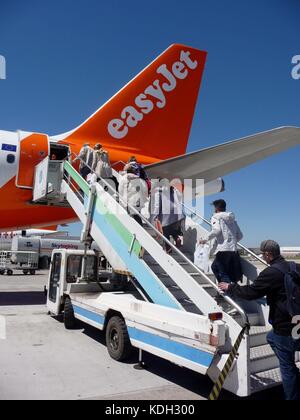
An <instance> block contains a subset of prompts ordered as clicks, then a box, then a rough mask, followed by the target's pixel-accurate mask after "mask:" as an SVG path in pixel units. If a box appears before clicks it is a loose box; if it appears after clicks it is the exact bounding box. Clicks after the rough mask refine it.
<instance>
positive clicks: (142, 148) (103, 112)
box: [60, 44, 207, 163]
mask: <svg viewBox="0 0 300 420" xmlns="http://www.w3.org/2000/svg"><path fill="white" fill-rule="evenodd" d="M206 55H207V54H206V52H204V51H199V50H196V49H193V48H190V47H187V46H184V45H178V44H177V45H172V46H171V47H169V48H168V49H167V50H166V51H165V52H164V53H163V54H162V55H160V56H159V57H158V58H157V59H156V60H155V61H154V62H153V63H151V64H150V65H149V66H148V67H146V69H144V70H143V71H142V72H141V73H140V74H139V75H138V76H136V77H135V78H134V79H133V80H132V81H131V82H129V83H128V84H127V85H126V86H125V87H124V88H123V89H121V90H120V91H119V92H118V93H117V94H116V95H115V96H113V97H112V98H111V99H110V100H109V101H108V102H107V103H106V104H104V105H103V106H102V107H101V108H100V109H99V110H98V111H97V112H96V113H95V114H94V115H92V116H91V117H90V118H89V119H88V120H87V121H85V122H84V123H83V124H82V125H81V126H80V127H78V128H76V129H75V130H74V131H72V132H71V133H68V134H66V137H65V138H64V141H65V142H66V141H67V142H70V143H73V144H77V145H79V144H82V142H90V143H91V144H94V143H96V142H99V143H101V144H103V145H104V146H105V147H106V148H107V149H108V150H109V151H110V153H111V155H113V156H111V158H112V159H111V160H115V159H117V160H120V159H122V160H127V158H128V156H131V155H136V156H138V157H139V159H140V161H142V162H143V163H151V162H153V161H156V160H163V159H167V158H170V157H174V156H178V155H182V154H184V153H185V152H186V147H187V143H188V138H189V134H190V129H191V125H192V120H193V115H194V110H195V106H196V102H197V97H198V92H199V88H200V84H201V79H202V74H203V70H204V66H205V61H206ZM60 139H62V137H61V138H60Z"/></svg>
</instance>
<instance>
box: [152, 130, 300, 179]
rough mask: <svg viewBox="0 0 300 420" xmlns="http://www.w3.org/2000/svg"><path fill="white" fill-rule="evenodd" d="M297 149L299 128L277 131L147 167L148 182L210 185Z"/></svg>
mask: <svg viewBox="0 0 300 420" xmlns="http://www.w3.org/2000/svg"><path fill="white" fill-rule="evenodd" d="M298 145H300V128H299V127H280V128H276V129H273V130H270V131H266V132H263V133H259V134H255V135H252V136H249V137H245V138H242V139H239V140H235V141H231V142H229V143H224V144H221V145H218V146H214V147H210V148H208V149H203V150H200V151H197V152H193V153H190V154H187V155H183V156H179V157H177V158H172V159H168V160H165V161H162V162H159V163H155V164H152V165H148V166H147V173H148V174H149V176H150V177H151V178H166V179H174V178H180V179H182V180H183V179H204V180H205V182H210V181H213V180H215V179H217V178H219V177H223V176H225V175H228V174H229V173H231V172H234V171H237V170H239V169H241V168H244V167H246V166H248V165H251V164H253V163H255V162H258V161H260V160H262V159H265V158H267V157H270V156H272V155H274V154H277V153H280V152H282V151H285V150H288V149H290V148H292V147H295V146H298Z"/></svg>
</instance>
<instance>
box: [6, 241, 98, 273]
mask: <svg viewBox="0 0 300 420" xmlns="http://www.w3.org/2000/svg"><path fill="white" fill-rule="evenodd" d="M60 248H64V249H74V250H79V249H84V245H83V244H82V243H81V242H80V240H79V238H78V239H60V238H26V237H23V236H15V237H14V238H13V240H12V244H11V250H12V252H20V251H22V252H24V251H26V252H36V253H38V256H39V258H38V260H39V267H40V268H41V269H48V268H49V264H50V259H51V255H52V251H53V250H54V249H60ZM94 248H95V249H97V246H96V245H95V244H93V249H94Z"/></svg>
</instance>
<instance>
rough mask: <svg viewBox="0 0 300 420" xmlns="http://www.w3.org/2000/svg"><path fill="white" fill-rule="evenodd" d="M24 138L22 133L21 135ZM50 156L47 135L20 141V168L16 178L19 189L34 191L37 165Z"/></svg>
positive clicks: (37, 135) (38, 135)
mask: <svg viewBox="0 0 300 420" xmlns="http://www.w3.org/2000/svg"><path fill="white" fill-rule="evenodd" d="M20 135H21V136H22V133H20ZM48 154H49V139H48V136H47V135H45V134H31V135H29V136H28V137H25V138H24V139H23V140H22V139H20V157H19V168H18V174H17V177H16V186H17V187H18V188H25V189H30V190H31V189H33V181H34V171H35V167H36V165H38V164H39V163H40V162H41V161H42V160H44V159H45V158H46V157H47V156H48Z"/></svg>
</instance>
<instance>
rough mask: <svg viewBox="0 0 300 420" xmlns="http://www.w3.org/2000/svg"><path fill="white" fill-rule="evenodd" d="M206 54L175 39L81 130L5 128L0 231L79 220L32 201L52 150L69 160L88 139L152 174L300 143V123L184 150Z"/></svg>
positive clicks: (218, 169) (208, 173)
mask: <svg viewBox="0 0 300 420" xmlns="http://www.w3.org/2000/svg"><path fill="white" fill-rule="evenodd" d="M206 57H207V53H206V52H205V51H200V50H197V49H195V48H192V47H188V46H185V45H181V44H174V45H171V46H170V47H169V48H168V49H167V50H166V51H164V52H163V53H162V54H161V55H160V56H159V57H158V58H156V59H155V60H154V61H153V62H152V63H151V64H150V65H149V66H147V67H146V68H145V69H144V70H143V71H141V72H140V73H139V74H138V75H137V76H136V77H135V78H134V79H133V80H131V81H130V82H129V83H128V84H127V85H126V86H125V87H123V88H122V89H121V90H120V91H119V92H118V93H117V94H116V95H114V96H113V97H112V98H111V99H110V100H108V101H107V102H106V103H105V104H104V105H102V106H101V107H100V108H99V109H98V110H97V111H96V112H95V113H94V114H93V115H92V116H90V117H89V118H88V119H87V120H86V121H84V122H83V123H82V124H81V125H79V126H78V127H77V128H75V129H73V130H71V131H68V132H66V133H63V134H60V135H55V136H50V135H48V134H45V133H37V132H24V131H17V132H9V131H0V148H1V150H0V231H7V230H10V231H13V230H24V229H30V228H42V227H44V226H49V225H58V224H63V223H72V222H75V221H76V220H77V218H76V215H75V213H74V212H73V210H72V209H69V208H60V207H45V206H44V207H42V206H39V205H33V204H32V189H33V182H34V171H35V167H36V165H38V164H39V163H40V162H41V161H42V160H43V159H45V158H46V157H47V156H49V157H51V156H52V155H55V156H56V158H57V159H58V160H59V159H64V158H65V157H66V156H67V155H68V153H69V152H71V153H76V154H78V153H79V151H80V149H81V147H82V146H83V144H84V143H89V144H90V146H93V145H95V144H96V143H101V144H102V145H103V146H104V147H105V148H106V149H107V150H108V151H109V154H110V159H111V162H112V164H116V163H118V162H120V161H123V162H127V160H128V159H129V157H130V156H133V155H134V156H136V158H137V159H138V160H139V161H140V162H141V163H142V164H144V165H145V166H146V171H147V172H148V174H149V176H150V177H152V178H157V177H161V178H167V179H174V178H180V179H192V180H195V179H204V181H205V183H206V185H208V186H209V193H211V194H212V193H218V192H220V191H221V190H222V189H223V182H220V178H221V177H223V176H225V175H227V174H229V173H231V172H233V171H237V170H238V169H240V168H242V167H245V166H247V165H250V164H252V163H254V162H257V161H259V160H261V159H264V158H266V157H268V156H271V155H273V154H275V153H279V152H281V151H283V150H286V149H288V148H291V147H294V146H297V145H299V144H300V128H299V127H281V128H276V129H273V130H270V131H267V132H263V133H258V134H254V135H252V136H249V137H246V138H242V139H238V140H236V141H232V142H229V143H225V144H221V145H217V146H213V147H209V148H206V149H202V150H199V151H196V152H193V153H189V154H186V149H187V144H188V139H189V134H190V130H191V125H192V121H193V116H194V110H195V106H196V103H197V98H198V93H199V89H200V85H201V80H202V76H203V72H204V68H205V63H206Z"/></svg>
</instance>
